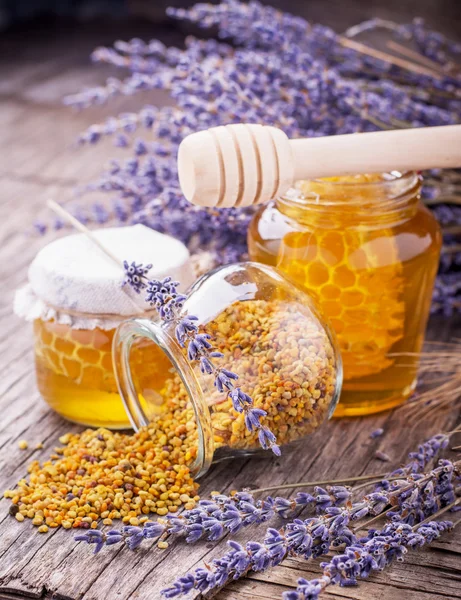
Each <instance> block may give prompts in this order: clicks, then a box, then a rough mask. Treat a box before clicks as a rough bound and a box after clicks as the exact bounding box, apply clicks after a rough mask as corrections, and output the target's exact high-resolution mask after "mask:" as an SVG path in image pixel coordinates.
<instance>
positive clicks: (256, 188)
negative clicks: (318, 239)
mask: <svg viewBox="0 0 461 600" xmlns="http://www.w3.org/2000/svg"><path fill="white" fill-rule="evenodd" d="M448 167H461V125H447V126H444V127H422V128H418V129H400V130H397V131H377V132H372V133H358V134H348V135H335V136H330V137H320V138H306V139H297V140H289V139H288V137H287V136H286V135H285V133H283V131H281V130H280V129H277V128H276V127H266V126H263V125H244V124H237V125H226V126H225V127H213V128H212V129H207V130H205V131H199V132H197V133H193V134H191V135H189V136H187V137H186V138H185V139H184V140H183V141H182V142H181V145H180V146H179V153H178V171H179V183H180V185H181V189H182V191H183V193H184V195H185V197H186V198H187V199H188V200H189V201H190V202H192V203H193V204H198V205H200V206H217V207H222V208H224V207H227V208H229V207H232V206H251V205H252V204H261V203H264V202H267V201H269V200H270V199H271V198H275V197H277V196H280V195H282V194H284V193H285V192H286V191H287V190H288V188H290V187H291V186H292V185H293V183H294V182H295V181H297V180H300V179H316V178H320V177H332V176H335V175H348V174H355V173H384V172H387V171H393V170H398V171H412V170H415V171H417V170H421V169H433V168H448Z"/></svg>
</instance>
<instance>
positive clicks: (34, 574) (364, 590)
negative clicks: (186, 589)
mask: <svg viewBox="0 0 461 600" xmlns="http://www.w3.org/2000/svg"><path fill="white" fill-rule="evenodd" d="M131 33H132V32H128V33H127V36H128V37H129V36H130V35H131ZM153 35H155V32H154V33H153ZM98 36H100V34H99V33H98V34H97V35H96V33H95V32H92V31H91V30H89V31H87V32H86V33H85V35H81V36H80V37H76V36H74V37H73V38H72V43H69V36H68V35H67V36H66V35H65V32H64V33H63V34H62V36H55V37H54V38H53V40H52V41H51V42H50V41H48V40H47V38H46V36H42V37H40V36H38V39H35V40H33V44H32V45H31V46H30V47H29V46H28V47H26V48H25V47H24V46H23V44H21V43H19V42H18V43H17V42H15V41H14V40H10V41H9V44H10V45H9V46H8V48H9V53H7V54H8V55H9V56H14V57H15V58H14V60H13V61H10V62H7V61H6V60H5V58H4V57H5V54H4V53H2V56H3V59H1V60H2V62H1V69H2V77H1V78H0V125H1V131H2V135H1V137H0V156H1V157H2V160H1V162H0V180H1V186H0V197H1V202H0V272H1V280H2V294H1V295H0V369H1V377H0V415H1V418H0V489H1V490H4V489H6V488H9V487H11V486H14V485H15V483H16V482H17V481H18V479H20V478H21V477H23V476H25V475H26V471H27V465H28V463H29V462H30V461H31V460H33V459H38V460H45V459H46V458H47V457H48V456H49V455H50V453H51V452H52V449H53V448H54V447H55V446H56V445H57V444H58V437H59V436H60V435H62V434H63V433H65V432H66V431H69V430H73V431H78V430H80V428H79V427H78V426H73V425H71V424H69V423H67V422H65V421H63V420H62V419H61V418H60V417H58V416H57V415H56V414H54V413H53V412H52V411H51V410H49V409H48V407H47V405H46V404H45V403H44V402H43V401H42V400H41V398H40V396H39V394H38V392H37V389H36V386H35V374H34V370H33V356H32V349H31V347H32V332H31V327H30V325H28V324H26V323H23V322H22V321H20V320H19V319H18V318H16V317H15V316H14V315H13V314H12V308H11V306H12V297H13V293H14V290H15V289H16V288H17V287H18V286H19V285H21V284H22V283H24V282H25V280H26V275H27V266H28V264H29V263H30V261H31V260H32V258H33V257H34V255H35V253H36V252H37V250H38V249H39V248H40V247H42V246H43V245H44V244H45V243H46V242H47V241H48V240H49V239H50V238H47V239H46V240H44V239H40V238H36V237H33V236H31V235H28V233H27V232H28V231H29V230H30V228H31V225H32V223H33V221H34V220H35V219H36V218H42V217H43V218H46V217H50V215H49V214H48V213H47V211H46V209H45V208H44V202H45V200H46V199H47V198H48V197H53V198H55V199H56V200H58V201H61V202H62V201H70V200H71V199H72V197H73V188H74V186H75V184H76V183H77V182H78V183H81V182H83V181H89V180H91V178H92V177H94V176H95V175H96V174H97V173H98V172H99V171H100V170H101V167H102V165H103V164H104V163H105V161H106V160H107V157H108V156H112V155H114V154H116V153H117V151H114V150H113V149H112V147H109V146H107V145H101V146H100V147H99V146H98V147H95V148H92V149H90V150H82V151H76V150H75V149H74V148H73V147H72V141H73V139H74V138H75V136H76V135H77V133H78V132H79V131H81V130H82V129H84V128H85V127H86V126H88V125H89V124H91V123H92V122H93V121H95V120H100V119H101V118H103V116H104V114H105V112H106V111H105V109H103V108H99V109H96V110H93V111H90V112H89V113H82V114H77V113H73V112H72V111H70V110H68V109H66V108H64V107H63V106H62V105H61V97H62V95H63V94H64V93H68V92H72V91H74V90H77V89H79V88H81V87H82V86H84V85H87V84H92V83H96V81H101V80H102V79H103V78H104V76H106V75H108V74H109V71H108V70H107V69H105V68H100V69H97V68H96V69H93V68H91V67H90V64H89V61H88V59H87V54H88V52H89V50H90V49H91V48H92V47H93V46H95V45H97V44H98V43H101V42H104V41H108V40H109V39H112V38H116V37H117V36H118V34H117V33H114V32H111V31H105V32H104V36H105V38H106V39H105V40H104V39H103V40H101V39H100V37H98ZM124 37H125V36H124ZM6 44H7V41H5V39H3V40H1V42H0V48H1V49H2V50H5V48H6V46H5V45H6ZM15 44H16V45H15ZM156 100H158V98H151V97H150V98H149V99H148V100H147V99H146V101H149V102H155V101H156ZM130 102H131V103H132V102H133V101H132V100H131V101H129V102H125V103H124V102H120V103H119V104H118V106H117V109H119V110H127V109H129V108H130ZM456 335H458V337H461V319H460V318H459V317H457V318H453V319H451V320H449V321H447V320H444V319H434V320H433V321H432V323H431V327H430V330H429V337H431V338H432V339H438V340H447V339H449V338H450V336H456ZM457 422H459V411H458V410H457V409H456V408H452V409H451V410H447V411H445V412H443V413H441V414H438V415H437V416H436V418H434V417H430V418H427V419H425V420H422V421H414V420H408V418H406V417H405V415H404V413H402V411H399V410H397V411H394V412H392V413H387V414H382V415H377V416H374V417H369V418H363V419H343V420H336V421H335V420H334V421H331V422H329V423H327V424H326V425H325V426H324V427H323V428H322V429H321V430H320V431H318V432H317V433H316V434H315V435H313V436H311V437H310V438H309V439H308V440H307V441H306V443H305V444H304V445H303V446H302V449H301V450H297V451H291V452H289V451H287V452H284V454H283V457H282V458H281V459H269V458H268V459H253V460H251V461H249V460H240V461H234V462H232V463H221V464H218V465H215V466H214V467H213V468H212V470H211V472H210V473H209V474H208V475H207V477H206V478H205V479H204V481H203V482H202V488H201V493H202V494H203V495H206V494H208V493H209V492H210V491H212V490H220V491H223V492H226V491H229V490H231V489H237V488H242V487H244V486H246V485H251V486H257V487H262V486H265V485H276V484H279V483H284V482H292V481H302V480H306V479H314V478H317V479H319V478H325V477H328V478H333V477H345V476H352V475H357V474H362V473H373V472H377V471H379V472H381V471H382V470H383V463H382V462H380V461H378V460H377V459H376V458H374V453H375V451H376V450H378V449H381V450H383V451H386V452H387V453H388V454H389V455H390V457H391V461H392V462H391V463H390V465H392V466H394V465H398V464H399V463H400V462H401V461H402V459H403V458H404V457H405V455H406V453H407V452H408V451H409V450H411V449H413V448H414V447H415V446H416V445H417V444H418V443H419V442H420V441H422V440H423V439H425V438H426V437H428V436H429V435H430V434H433V433H436V432H438V431H443V430H445V431H446V430H448V429H450V428H453V426H454V425H455V424H456V423H457ZM377 427H384V429H385V435H384V436H383V437H382V438H378V439H375V440H371V439H370V438H369V433H370V432H371V431H372V430H374V429H376V428H377ZM20 439H26V440H28V442H29V448H28V449H27V450H25V451H22V450H20V449H19V448H18V440H20ZM39 442H40V443H43V449H41V450H34V448H35V446H36V444H37V443H39ZM385 466H386V465H385ZM9 506H10V502H9V501H7V500H4V499H2V500H0V600H1V599H8V598H10V599H11V598H15V599H20V598H37V599H40V600H51V599H53V600H105V599H110V600H112V599H114V600H115V599H116V600H135V599H136V600H156V599H158V598H159V597H160V594H159V592H160V589H161V588H162V587H164V586H166V585H167V584H169V583H170V582H171V581H172V579H174V577H175V576H177V575H180V574H183V573H184V572H185V571H186V570H188V569H189V568H192V567H194V566H197V565H198V564H200V563H201V562H202V561H203V560H209V559H210V558H212V557H214V556H218V555H219V554H220V553H222V552H223V550H224V548H225V540H223V541H221V542H220V544H218V545H217V546H215V545H213V544H209V543H206V542H204V543H199V544H197V545H195V546H186V545H185V544H184V543H181V542H178V541H175V542H172V543H171V545H170V547H169V548H168V549H167V550H165V551H161V550H158V549H157V548H156V546H155V544H151V545H149V544H148V543H146V544H144V545H143V547H142V548H141V549H140V550H139V551H137V552H130V551H129V550H127V549H126V548H118V549H115V550H112V551H110V550H105V551H103V552H102V553H101V554H99V555H97V556H96V557H95V556H93V555H92V553H91V550H90V548H88V546H86V545H83V544H76V543H75V542H74V541H73V539H72V538H73V533H71V532H68V531H65V530H53V531H51V532H50V533H48V534H46V535H43V534H39V533H38V532H37V529H36V528H34V527H32V525H31V523H30V522H29V521H26V522H24V523H18V522H17V521H16V520H15V519H14V518H12V517H11V516H9V514H8V509H9ZM250 535H251V536H255V537H256V539H259V537H260V536H261V535H262V532H261V531H258V530H257V529H255V528H251V529H249V530H248V529H247V530H246V531H245V532H243V533H240V534H238V535H237V536H236V539H238V540H242V541H243V540H245V539H246V538H248V537H249V536H250ZM460 557H461V538H460V536H459V533H458V535H456V534H451V535H446V536H444V538H443V540H442V541H440V542H438V543H436V544H434V547H433V548H432V549H431V551H422V552H418V553H412V554H410V555H409V556H408V560H407V561H406V562H405V563H404V564H397V565H395V566H394V567H393V568H392V569H390V570H389V571H388V572H386V573H381V574H377V575H374V576H373V577H371V578H370V580H368V581H366V582H364V583H363V584H361V585H360V587H358V588H337V589H332V590H331V592H329V593H328V594H326V595H325V598H343V599H349V600H365V599H367V600H368V599H379V600H396V599H400V598H405V600H436V599H437V600H442V599H444V600H447V599H455V598H459V590H460V589H461V564H460V563H461V561H460ZM316 566H317V563H316V562H312V563H306V562H304V561H300V560H293V559H289V560H286V561H285V562H284V563H283V565H281V566H280V567H279V568H277V569H275V570H273V572H270V573H265V574H258V575H252V576H250V577H248V578H247V579H245V580H244V581H240V582H236V583H233V584H231V585H230V586H229V587H228V588H227V589H226V590H223V591H222V592H221V593H220V594H219V598H220V599H221V600H250V599H255V600H259V599H260V600H263V599H264V600H269V599H274V600H275V599H276V598H280V594H281V592H282V591H284V590H287V589H289V588H290V587H291V586H293V585H294V584H295V582H296V579H297V578H298V577H299V576H300V575H304V576H306V577H314V576H315V575H316V574H317V573H318V569H317V568H316Z"/></svg>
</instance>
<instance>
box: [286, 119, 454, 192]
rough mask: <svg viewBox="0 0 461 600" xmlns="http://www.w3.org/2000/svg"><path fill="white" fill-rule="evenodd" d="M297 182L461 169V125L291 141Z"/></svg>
mask: <svg viewBox="0 0 461 600" xmlns="http://www.w3.org/2000/svg"><path fill="white" fill-rule="evenodd" d="M290 146H291V150H292V153H293V161H294V179H295V180H298V179H313V178H317V177H331V176H335V175H348V174H353V173H385V172H386V171H392V170H398V171H419V170H422V169H434V168H441V169H446V168H450V167H461V125H447V126H444V127H422V128H417V129H416V128H415V129H400V130H396V131H376V132H371V133H360V134H352V135H350V134H349V135H335V136H331V137H321V138H311V139H298V140H291V141H290Z"/></svg>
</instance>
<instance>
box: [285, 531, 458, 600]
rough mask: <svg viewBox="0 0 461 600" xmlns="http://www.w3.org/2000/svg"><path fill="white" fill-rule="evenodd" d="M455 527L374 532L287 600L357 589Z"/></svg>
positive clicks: (314, 599)
mask: <svg viewBox="0 0 461 600" xmlns="http://www.w3.org/2000/svg"><path fill="white" fill-rule="evenodd" d="M452 527H453V523H452V522H451V521H430V522H429V523H424V524H422V525H420V526H419V527H417V528H416V530H414V528H412V527H410V525H406V524H402V523H388V524H387V525H385V527H384V528H383V529H381V530H380V531H371V532H370V533H369V534H368V536H367V537H365V538H363V539H361V540H357V541H356V542H355V543H353V544H352V545H350V546H349V547H347V548H346V549H345V550H344V552H343V553H342V554H338V555H336V556H334V557H333V558H332V559H331V560H330V561H328V562H323V563H320V567H321V568H322V571H323V575H322V576H321V577H320V578H319V579H313V580H311V581H308V580H306V579H304V578H301V579H299V580H298V586H297V588H296V591H291V592H285V593H284V594H283V599H284V600H317V598H318V597H319V595H320V594H321V593H322V592H323V591H324V590H325V589H326V588H327V587H328V586H329V585H340V586H351V585H357V583H358V581H357V580H358V579H366V578H367V577H368V576H369V575H370V574H371V573H372V572H373V571H382V570H383V569H384V568H386V567H388V566H389V565H390V564H392V563H393V562H394V560H399V561H403V560H404V557H405V554H406V553H407V552H408V550H410V549H414V548H422V547H423V546H425V545H427V544H431V543H432V542H433V541H434V540H435V539H438V538H439V537H440V536H441V535H442V534H443V533H445V532H446V531H448V530H450V529H451V528H452Z"/></svg>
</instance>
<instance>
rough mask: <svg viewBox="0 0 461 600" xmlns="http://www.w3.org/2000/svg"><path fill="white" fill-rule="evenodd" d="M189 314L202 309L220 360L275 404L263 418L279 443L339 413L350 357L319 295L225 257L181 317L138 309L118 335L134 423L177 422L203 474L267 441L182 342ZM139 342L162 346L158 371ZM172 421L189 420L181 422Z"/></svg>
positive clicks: (266, 405)
mask: <svg viewBox="0 0 461 600" xmlns="http://www.w3.org/2000/svg"><path fill="white" fill-rule="evenodd" d="M185 315H189V316H190V315H193V316H195V317H197V320H196V321H194V323H196V324H197V326H198V328H199V332H200V333H206V334H209V335H210V343H212V345H213V350H215V351H217V352H218V353H220V356H219V358H216V359H213V360H215V362H216V366H217V368H225V369H228V370H230V371H232V372H233V373H235V374H236V375H237V376H238V380H237V382H238V386H239V388H240V389H241V390H242V391H243V392H245V394H248V395H249V396H250V397H251V398H252V400H253V403H254V407H255V408H258V409H262V410H264V411H265V413H266V415H265V416H264V417H263V418H262V421H261V424H262V425H263V426H264V427H266V428H268V429H270V430H271V431H272V433H273V434H274V435H275V437H276V440H277V444H279V445H285V444H288V443H290V442H295V441H298V440H301V439H303V438H304V437H305V436H307V435H308V434H310V433H311V432H312V431H314V430H316V429H317V428H318V427H319V426H320V425H321V423H322V422H323V421H324V420H325V419H326V418H327V417H328V416H330V415H331V414H332V412H333V410H334V408H335V406H336V402H337V399H338V396H339V390H340V387H341V379H342V368H341V361H340V358H339V353H338V350H337V346H336V342H335V339H334V336H333V335H332V334H331V332H330V330H329V328H328V326H326V325H325V324H324V322H323V321H322V319H321V318H320V317H319V315H318V313H317V309H316V307H315V304H314V303H313V302H312V300H311V299H310V297H309V295H308V294H307V293H306V292H305V291H303V290H301V289H300V288H298V287H296V286H294V285H293V284H292V283H290V282H289V281H288V279H286V278H285V277H284V276H283V275H282V274H281V273H280V272H278V271H276V270H275V269H273V268H271V267H268V266H264V265H261V264H256V263H240V264H235V265H230V266H225V267H220V268H218V269H216V270H214V271H212V272H210V273H208V274H206V275H204V276H203V277H202V278H200V279H199V280H198V281H197V282H196V283H195V284H194V285H193V286H192V288H191V289H190V291H189V293H188V297H187V300H186V301H185V303H184V306H183V307H182V308H181V310H180V312H179V313H178V315H177V318H176V319H175V320H173V321H168V322H162V321H159V320H158V319H146V318H136V319H131V320H128V321H126V322H124V323H122V324H121V325H120V326H119V328H118V329H117V332H116V334H115V338H114V360H115V364H116V369H115V370H116V377H117V381H118V386H119V391H120V395H121V397H122V398H123V401H124V404H125V406H126V409H127V413H128V414H129V416H130V421H131V423H132V425H133V427H134V428H135V429H139V428H141V427H143V426H149V427H150V428H152V426H153V427H154V428H155V429H156V430H157V429H159V430H161V431H165V432H168V437H167V435H165V444H167V445H175V444H178V445H181V444H185V443H187V445H188V447H189V449H188V452H187V455H188V459H189V460H190V461H191V465H190V468H191V471H192V472H193V473H194V474H196V475H200V474H203V473H204V472H205V471H206V470H207V469H208V467H209V465H210V464H211V462H212V460H214V461H217V460H222V459H225V458H229V457H234V456H238V455H246V454H249V453H253V452H256V451H258V450H260V449H261V443H260V440H259V438H258V430H257V429H253V430H252V431H250V430H249V429H248V427H247V425H246V423H245V414H244V413H243V412H238V411H237V410H235V407H234V405H233V403H232V401H231V398H230V397H229V396H230V395H229V391H228V390H227V389H221V390H220V389H218V388H217V387H216V386H215V385H214V382H215V377H214V375H213V374H212V373H209V372H207V371H206V370H205V371H204V372H203V371H202V370H201V368H200V363H199V361H198V360H193V361H191V360H189V358H187V354H186V350H185V349H184V348H182V347H181V346H180V344H179V343H178V341H177V339H176V333H175V327H176V324H177V322H179V320H180V318H181V317H182V316H185ZM139 348H144V349H145V350H146V351H147V350H149V348H150V349H151V352H152V354H155V353H161V354H162V355H163V357H164V360H166V361H167V362H168V366H166V367H165V368H163V370H162V371H161V372H160V370H156V373H155V377H152V374H151V373H149V370H148V369H138V368H137V366H136V362H135V361H133V353H134V352H136V351H137V350H139ZM157 362H158V361H157ZM159 364H160V363H159ZM148 366H149V365H148ZM172 423H174V424H177V423H180V425H178V426H177V427H176V429H175V430H174V431H172Z"/></svg>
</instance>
